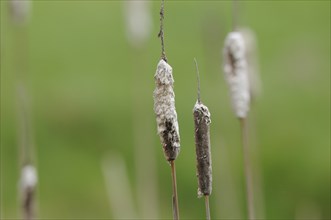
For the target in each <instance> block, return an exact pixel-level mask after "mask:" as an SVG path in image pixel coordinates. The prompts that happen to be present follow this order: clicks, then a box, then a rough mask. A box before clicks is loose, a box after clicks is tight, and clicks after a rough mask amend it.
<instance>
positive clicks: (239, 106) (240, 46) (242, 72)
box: [224, 32, 250, 118]
mask: <svg viewBox="0 0 331 220" xmlns="http://www.w3.org/2000/svg"><path fill="white" fill-rule="evenodd" d="M245 55H246V54H245V41H244V39H243V37H242V35H241V33H239V32H230V33H229V34H228V36H227V37H226V39H225V47H224V61H225V63H224V72H225V78H226V81H227V83H228V85H229V89H230V95H231V99H232V105H233V110H234V112H235V114H236V116H237V117H238V118H245V117H246V116H247V114H248V111H249V104H250V92H249V81H248V70H247V61H246V58H245Z"/></svg>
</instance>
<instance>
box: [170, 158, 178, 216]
mask: <svg viewBox="0 0 331 220" xmlns="http://www.w3.org/2000/svg"><path fill="white" fill-rule="evenodd" d="M170 166H171V176H172V209H173V218H174V220H178V219H179V208H178V195H177V180H176V167H175V161H174V160H172V161H170Z"/></svg>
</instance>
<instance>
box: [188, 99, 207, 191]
mask: <svg viewBox="0 0 331 220" xmlns="http://www.w3.org/2000/svg"><path fill="white" fill-rule="evenodd" d="M193 117H194V125H195V150H196V156H197V177H198V197H199V198H200V197H202V196H206V195H210V194H211V191H212V168H211V152H210V133H209V125H210V123H211V120H210V112H209V110H208V107H207V106H205V105H204V104H202V103H201V102H200V101H197V102H196V104H195V105H194V108H193Z"/></svg>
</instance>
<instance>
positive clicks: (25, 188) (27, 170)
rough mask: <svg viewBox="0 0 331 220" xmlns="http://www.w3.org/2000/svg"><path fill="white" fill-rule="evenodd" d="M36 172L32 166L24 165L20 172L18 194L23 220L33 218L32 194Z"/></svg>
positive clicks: (35, 182) (35, 183)
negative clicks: (19, 195)
mask: <svg viewBox="0 0 331 220" xmlns="http://www.w3.org/2000/svg"><path fill="white" fill-rule="evenodd" d="M37 181H38V180H37V171H36V168H35V167H34V166H32V165H29V164H28V165H25V166H23V168H22V171H21V179H20V193H21V201H22V204H21V205H22V209H23V218H24V219H25V220H30V219H33V216H34V210H33V209H34V203H33V201H34V196H35V195H34V194H35V190H36V186H37Z"/></svg>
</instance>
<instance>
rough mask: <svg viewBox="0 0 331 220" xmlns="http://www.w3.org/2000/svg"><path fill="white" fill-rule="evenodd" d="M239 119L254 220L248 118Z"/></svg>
mask: <svg viewBox="0 0 331 220" xmlns="http://www.w3.org/2000/svg"><path fill="white" fill-rule="evenodd" d="M239 120H240V126H241V135H242V147H243V157H244V173H245V181H246V197H247V211H248V219H250V220H253V219H255V213H254V197H253V179H252V167H251V161H250V158H249V155H250V154H249V147H248V133H247V132H248V131H247V119H246V118H240V119H239Z"/></svg>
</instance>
